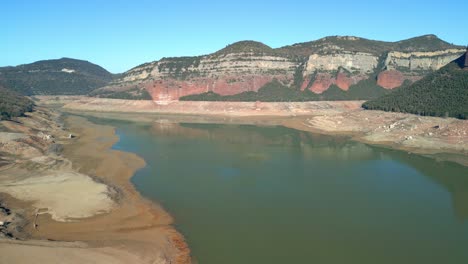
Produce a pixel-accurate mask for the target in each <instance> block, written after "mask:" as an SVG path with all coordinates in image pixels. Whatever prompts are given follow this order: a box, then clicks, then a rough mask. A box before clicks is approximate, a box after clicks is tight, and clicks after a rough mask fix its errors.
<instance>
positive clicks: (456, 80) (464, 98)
mask: <svg viewBox="0 0 468 264" xmlns="http://www.w3.org/2000/svg"><path fill="white" fill-rule="evenodd" d="M466 56H467V54H466V53H465V55H463V56H461V57H460V58H458V59H457V60H455V61H453V62H452V63H450V64H448V65H446V66H444V67H442V68H441V69H440V70H438V71H436V72H434V73H431V74H429V75H428V76H426V77H425V78H423V79H422V80H420V81H417V82H415V83H414V84H412V85H410V86H409V87H407V88H402V89H398V90H396V91H394V92H392V93H390V94H388V95H385V96H382V97H380V98H377V99H375V100H371V101H368V102H365V103H364V104H363V107H364V108H365V109H370V110H383V111H393V112H404V113H412V114H418V115H429V116H447V117H448V116H450V117H456V118H461V119H467V118H468V68H467V67H465V60H466Z"/></svg>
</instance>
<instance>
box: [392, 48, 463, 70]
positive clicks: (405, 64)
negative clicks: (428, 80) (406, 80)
mask: <svg viewBox="0 0 468 264" xmlns="http://www.w3.org/2000/svg"><path fill="white" fill-rule="evenodd" d="M461 53H462V50H460V49H448V50H440V51H435V52H398V51H392V52H389V53H388V55H387V58H386V59H385V68H386V69H388V70H400V71H436V70H438V69H440V68H442V67H443V66H445V65H447V64H448V63H450V62H451V61H453V60H455V59H457V58H458V57H460V55H461Z"/></svg>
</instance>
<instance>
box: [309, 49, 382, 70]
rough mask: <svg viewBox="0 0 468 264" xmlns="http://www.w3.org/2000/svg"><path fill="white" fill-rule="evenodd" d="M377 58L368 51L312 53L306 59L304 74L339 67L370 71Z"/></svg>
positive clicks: (376, 62) (375, 64)
mask: <svg viewBox="0 0 468 264" xmlns="http://www.w3.org/2000/svg"><path fill="white" fill-rule="evenodd" d="M378 60H379V58H378V57H377V56H375V55H372V54H369V53H362V52H357V53H352V52H346V51H342V52H339V53H334V54H327V55H319V54H312V55H310V56H309V59H308V61H307V64H306V67H305V71H304V76H305V75H310V74H312V73H314V72H315V71H316V70H318V71H335V70H338V69H339V68H340V67H341V68H344V69H346V70H348V71H350V72H355V71H358V72H360V73H370V72H372V71H373V70H374V69H375V68H376V67H377V64H378Z"/></svg>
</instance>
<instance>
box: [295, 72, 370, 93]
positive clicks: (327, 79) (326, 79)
mask: <svg viewBox="0 0 468 264" xmlns="http://www.w3.org/2000/svg"><path fill="white" fill-rule="evenodd" d="M367 78H368V76H366V75H355V76H348V75H346V74H345V73H343V72H340V73H338V74H337V75H336V77H334V76H332V75H331V74H329V73H318V74H317V75H316V76H315V80H314V81H313V83H312V85H311V86H310V88H309V89H310V90H311V91H312V92H314V93H317V94H321V93H323V92H325V91H326V90H328V88H330V86H331V85H333V84H335V85H336V86H338V87H339V88H340V89H341V90H343V91H348V90H349V87H350V86H351V85H354V84H357V83H358V82H360V81H362V80H364V79H367ZM310 81H311V79H310V77H308V78H305V80H304V83H303V84H302V86H301V90H302V91H304V90H305V89H306V88H307V87H308V86H309V84H310Z"/></svg>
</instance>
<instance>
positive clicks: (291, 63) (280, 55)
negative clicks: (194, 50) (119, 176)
mask: <svg viewBox="0 0 468 264" xmlns="http://www.w3.org/2000/svg"><path fill="white" fill-rule="evenodd" d="M421 43H423V44H421ZM463 52H464V49H461V48H460V47H459V46H454V45H451V44H448V43H446V42H444V41H442V40H440V39H438V38H437V37H435V36H433V35H428V36H422V37H418V38H414V39H409V40H404V41H399V42H381V41H372V40H366V39H362V38H357V37H327V38H324V39H321V40H317V41H314V42H310V43H301V44H295V45H293V46H287V47H283V48H279V49H272V48H270V47H268V46H266V45H264V44H262V43H258V42H253V41H244V42H239V43H235V44H232V45H229V46H227V47H226V48H225V49H222V50H220V51H218V52H216V53H213V54H210V55H206V56H200V57H180V58H163V59H161V60H159V61H155V62H151V63H146V64H143V65H140V66H138V67H135V68H133V69H131V70H129V71H128V72H126V73H124V74H123V76H122V78H120V79H118V80H117V81H115V82H114V83H112V84H111V85H109V86H106V87H104V88H101V89H100V90H98V91H97V94H98V95H99V92H101V91H102V92H106V91H107V92H108V91H125V90H129V89H136V88H138V89H146V90H147V91H148V92H149V93H150V95H151V97H152V98H153V99H154V100H156V101H171V100H178V99H179V98H180V97H182V96H186V95H193V94H200V93H206V92H214V93H217V94H220V95H233V94H238V93H242V92H249V91H258V90H259V89H260V88H261V87H262V86H264V85H265V84H267V83H269V82H271V81H273V80H274V79H276V80H279V81H280V82H281V83H282V84H284V85H286V86H290V87H294V86H296V87H298V89H302V90H305V89H310V90H311V91H312V92H314V93H318V94H320V93H323V92H324V91H326V90H327V89H329V88H330V86H331V85H336V86H337V87H339V88H340V89H342V90H344V91H347V90H349V89H350V87H351V86H353V85H356V84H358V83H359V82H360V81H363V80H366V79H371V80H374V81H373V82H374V83H375V85H376V86H377V85H379V86H380V87H383V88H386V89H393V88H397V87H399V86H401V85H402V84H403V83H404V82H405V80H409V81H411V82H412V81H415V80H418V79H420V78H422V77H423V76H424V75H426V74H427V73H429V72H432V71H435V70H437V69H439V68H441V67H442V66H444V65H446V64H448V63H449V62H450V61H452V60H454V59H456V58H458V57H459V56H460V55H461V54H463ZM375 80H376V81H375Z"/></svg>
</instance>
